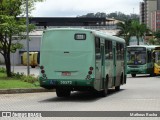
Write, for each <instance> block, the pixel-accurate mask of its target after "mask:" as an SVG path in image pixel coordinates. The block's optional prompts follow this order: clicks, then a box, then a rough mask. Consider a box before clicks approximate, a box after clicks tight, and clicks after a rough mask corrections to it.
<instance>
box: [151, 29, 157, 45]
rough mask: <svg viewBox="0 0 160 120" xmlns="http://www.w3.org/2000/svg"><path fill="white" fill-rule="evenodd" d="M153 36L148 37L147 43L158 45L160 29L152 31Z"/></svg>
mask: <svg viewBox="0 0 160 120" xmlns="http://www.w3.org/2000/svg"><path fill="white" fill-rule="evenodd" d="M153 36H154V38H153V39H150V40H149V43H150V44H153V45H160V30H157V31H155V32H153Z"/></svg>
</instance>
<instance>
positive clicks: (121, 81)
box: [115, 73, 123, 91]
mask: <svg viewBox="0 0 160 120" xmlns="http://www.w3.org/2000/svg"><path fill="white" fill-rule="evenodd" d="M121 84H123V73H122V74H121V78H120V85H121ZM120 85H119V86H116V87H115V90H116V91H119V90H120Z"/></svg>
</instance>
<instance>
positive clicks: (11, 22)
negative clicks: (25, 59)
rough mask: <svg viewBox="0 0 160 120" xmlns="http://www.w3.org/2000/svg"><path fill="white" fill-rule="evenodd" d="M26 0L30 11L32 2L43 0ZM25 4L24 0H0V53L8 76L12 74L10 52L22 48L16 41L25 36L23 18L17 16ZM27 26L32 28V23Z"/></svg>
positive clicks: (23, 13) (23, 12)
mask: <svg viewBox="0 0 160 120" xmlns="http://www.w3.org/2000/svg"><path fill="white" fill-rule="evenodd" d="M28 1H29V6H28V8H29V10H30V11H31V10H33V8H34V2H37V1H43V0H28ZM25 5H26V0H0V53H1V54H2V55H3V57H4V60H5V65H6V71H7V76H8V77H11V76H12V74H11V63H10V53H11V52H15V51H16V49H19V48H22V45H21V44H20V43H19V42H18V41H20V40H22V39H24V38H25V37H26V36H25V34H24V33H25V32H26V24H25V23H26V22H25V19H23V18H21V19H20V18H18V16H24V15H25ZM29 28H30V30H32V29H33V25H30V27H29ZM15 40H16V41H15Z"/></svg>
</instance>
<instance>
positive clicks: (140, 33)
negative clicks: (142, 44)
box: [130, 20, 150, 45]
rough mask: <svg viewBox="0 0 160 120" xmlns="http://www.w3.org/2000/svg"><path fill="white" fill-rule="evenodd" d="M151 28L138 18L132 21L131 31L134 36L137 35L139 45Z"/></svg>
mask: <svg viewBox="0 0 160 120" xmlns="http://www.w3.org/2000/svg"><path fill="white" fill-rule="evenodd" d="M149 32H150V30H149V29H148V28H147V26H146V24H140V23H139V22H138V21H137V20H133V21H132V22H131V31H130V34H131V35H132V36H136V38H137V45H139V39H140V38H142V37H144V36H145V34H146V33H149Z"/></svg>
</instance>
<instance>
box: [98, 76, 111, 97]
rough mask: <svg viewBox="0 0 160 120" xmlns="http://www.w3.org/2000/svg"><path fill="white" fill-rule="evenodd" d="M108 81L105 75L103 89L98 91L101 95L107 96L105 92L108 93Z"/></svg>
mask: <svg viewBox="0 0 160 120" xmlns="http://www.w3.org/2000/svg"><path fill="white" fill-rule="evenodd" d="M108 81H109V77H108V75H107V76H106V81H105V84H104V90H102V91H100V95H101V97H106V96H107V93H108Z"/></svg>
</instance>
